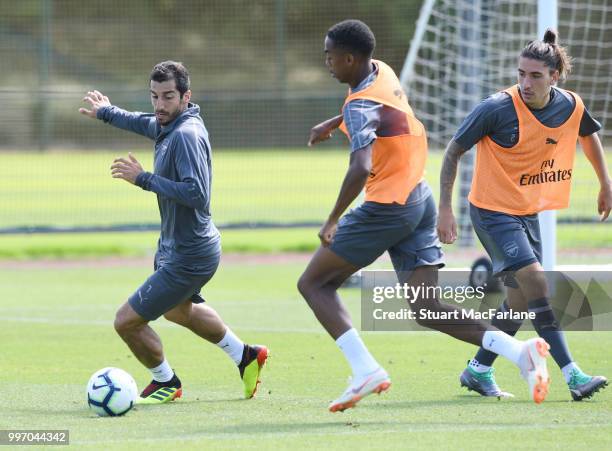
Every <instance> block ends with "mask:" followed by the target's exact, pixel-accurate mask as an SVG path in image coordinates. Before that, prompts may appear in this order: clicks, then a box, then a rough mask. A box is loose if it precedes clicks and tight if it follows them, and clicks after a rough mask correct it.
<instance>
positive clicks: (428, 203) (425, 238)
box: [329, 194, 444, 272]
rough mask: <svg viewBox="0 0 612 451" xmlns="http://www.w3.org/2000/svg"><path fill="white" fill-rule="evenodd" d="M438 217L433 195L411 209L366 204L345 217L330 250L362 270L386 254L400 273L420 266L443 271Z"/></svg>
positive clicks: (410, 206) (340, 223)
mask: <svg viewBox="0 0 612 451" xmlns="http://www.w3.org/2000/svg"><path fill="white" fill-rule="evenodd" d="M436 218H437V212H436V205H435V202H434V200H433V197H432V196H431V194H429V195H428V196H427V197H425V198H424V199H423V200H422V201H421V202H418V203H416V204H411V205H408V206H392V207H385V208H380V207H377V206H374V205H372V204H371V203H368V202H366V203H364V204H363V205H360V206H359V207H357V208H355V209H353V210H351V211H350V212H349V213H348V214H346V215H345V216H344V217H342V219H341V220H340V222H339V223H338V229H337V231H336V235H335V236H334V239H333V241H332V244H331V246H330V247H329V249H330V250H331V251H332V252H334V253H335V254H337V255H339V256H340V257H342V258H343V259H345V260H346V261H348V262H349V263H352V264H353V265H355V266H357V267H359V268H363V267H365V266H368V265H369V264H371V263H373V262H374V261H375V260H376V259H377V258H378V257H380V256H381V255H382V254H383V253H384V252H385V251H388V252H389V255H390V257H391V261H392V262H393V267H394V269H395V271H396V272H400V271H401V272H403V271H411V270H413V269H414V268H417V267H419V266H437V267H439V268H441V267H443V266H444V254H443V253H442V248H441V246H440V242H439V241H438V235H437V233H436Z"/></svg>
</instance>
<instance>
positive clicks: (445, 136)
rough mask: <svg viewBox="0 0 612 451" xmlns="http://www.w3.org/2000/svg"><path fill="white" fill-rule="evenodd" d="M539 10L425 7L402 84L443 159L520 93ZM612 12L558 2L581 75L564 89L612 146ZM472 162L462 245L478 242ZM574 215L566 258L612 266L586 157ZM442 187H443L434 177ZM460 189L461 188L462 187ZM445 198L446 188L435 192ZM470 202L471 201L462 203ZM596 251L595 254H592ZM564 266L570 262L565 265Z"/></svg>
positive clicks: (465, 165)
mask: <svg viewBox="0 0 612 451" xmlns="http://www.w3.org/2000/svg"><path fill="white" fill-rule="evenodd" d="M537 3H538V2H536V1H533V0H532V1H519V0H469V1H466V0H426V1H425V2H424V3H423V6H422V10H421V15H420V17H419V21H418V22H417V27H416V31H415V35H414V37H413V40H412V42H411V48H410V51H409V53H408V56H407V58H406V63H405V64H404V67H403V70H402V73H401V77H400V78H401V80H402V83H403V84H404V86H405V88H406V92H407V94H408V97H409V99H410V103H411V105H412V107H413V108H414V109H415V112H416V114H417V115H418V117H419V118H420V119H421V120H422V121H423V122H424V123H425V126H426V128H427V131H428V137H429V143H430V148H431V150H432V151H433V152H435V151H442V150H443V149H444V148H445V147H446V145H447V144H448V142H449V140H450V139H451V138H452V136H453V135H454V133H455V132H456V130H457V128H458V126H459V125H460V123H461V122H462V120H463V119H464V118H465V117H466V115H467V114H468V113H469V112H470V111H471V110H472V109H473V108H474V106H476V104H477V103H478V102H480V101H481V100H482V99H484V98H485V97H487V96H488V95H490V94H492V93H494V92H497V91H499V90H501V89H504V88H506V87H508V86H511V85H512V84H514V83H516V64H517V57H518V54H519V52H520V50H521V49H522V48H523V47H524V46H525V44H526V43H527V42H528V41H530V40H533V39H536V38H541V36H538V34H537V21H538V11H537ZM611 21H612V5H610V4H609V2H607V1H606V0H588V1H583V2H572V1H559V2H558V30H559V40H560V43H561V45H563V46H565V47H567V48H568V50H569V54H570V55H571V56H572V57H573V59H574V60H573V62H574V70H573V72H572V73H571V74H570V75H569V77H568V80H567V81H566V82H565V83H564V84H563V85H561V87H563V88H565V89H569V90H572V91H576V92H577V93H579V94H580V96H581V97H582V98H583V100H584V102H585V105H586V106H587V108H588V109H589V111H590V112H591V114H592V115H593V116H594V117H595V118H596V119H597V120H599V121H600V122H601V123H602V127H603V128H602V131H601V132H600V137H601V139H602V142H603V143H604V147H605V146H606V145H608V146H609V145H611V141H610V138H612V136H611V135H612V130H610V128H611V127H612V122H611V121H610V114H611V111H610V106H611V99H612V79H611V78H610V76H609V74H610V73H612V27H609V25H608V24H609V23H610V22H611ZM473 155H474V152H473V151H472V152H468V153H467V154H465V155H464V157H463V158H462V160H461V170H460V172H461V173H460V175H459V176H458V183H457V186H458V190H459V192H458V193H456V195H455V199H456V200H457V205H456V211H458V215H457V216H458V221H459V228H460V236H463V239H464V244H468V245H472V244H473V240H472V241H470V239H469V237H470V236H471V233H470V229H471V228H470V225H469V218H468V217H467V215H466V214H465V200H464V199H465V196H466V195H467V193H468V192H469V186H470V183H471V171H472V169H471V167H470V164H471V160H472V159H473ZM575 173H576V177H575V180H574V182H573V191H572V201H571V205H570V208H569V209H567V210H564V211H561V212H559V213H558V216H557V221H558V226H557V239H558V249H557V250H558V252H560V253H561V254H563V253H565V254H566V255H561V257H563V258H564V257H567V258H570V257H571V260H576V259H580V258H581V255H584V254H585V250H587V249H588V250H589V254H590V256H592V255H593V253H596V254H598V255H599V254H602V255H601V259H602V260H608V261H609V260H612V244H611V243H610V240H609V239H608V238H607V237H609V225H606V224H603V225H602V224H598V215H597V204H596V200H597V194H598V191H599V183H598V181H597V178H596V176H595V173H594V171H593V170H592V168H591V166H590V164H589V163H588V161H587V160H586V158H584V156H583V155H582V152H581V151H579V152H578V153H577V159H576V169H575ZM434 179H435V177H434ZM459 179H460V181H459ZM434 188H437V187H434ZM462 199H463V201H462ZM591 251H592V252H591ZM560 262H561V261H560Z"/></svg>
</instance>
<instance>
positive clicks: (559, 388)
mask: <svg viewBox="0 0 612 451" xmlns="http://www.w3.org/2000/svg"><path fill="white" fill-rule="evenodd" d="M304 266H305V265H304V263H282V264H266V265H263V264H248V263H240V264H238V263H224V264H222V266H221V268H220V270H219V272H218V273H217V275H216V276H215V278H214V279H213V280H212V282H211V283H210V284H209V285H208V286H207V287H205V289H204V291H203V294H204V295H205V297H206V298H207V299H208V301H209V302H210V304H211V305H212V306H213V307H215V308H216V309H217V310H218V311H219V312H220V313H221V315H222V316H223V317H224V319H225V320H226V322H227V323H228V324H229V325H230V326H231V327H232V328H233V329H234V330H235V331H236V332H237V333H238V334H239V335H240V336H241V337H242V338H243V339H244V340H246V341H249V342H253V343H264V344H266V345H268V346H269V347H270V349H271V352H272V355H271V358H270V362H269V365H268V366H267V367H266V369H265V370H264V374H263V384H262V386H261V387H260V391H259V393H258V396H257V398H255V399H253V400H242V399H240V397H241V392H242V386H241V382H240V379H239V376H238V371H237V370H236V368H235V367H234V365H233V363H231V362H230V361H229V359H227V357H226V356H225V355H224V354H223V353H222V352H221V351H220V350H219V349H217V348H216V347H215V346H213V345H210V344H207V343H205V342H203V341H202V340H200V339H198V338H197V337H195V336H194V335H192V334H191V333H190V332H188V331H187V330H184V329H182V328H179V327H177V326H172V325H170V324H169V323H167V322H165V320H160V321H158V322H157V323H155V325H154V327H155V328H156V330H157V331H158V332H159V334H160V335H161V337H162V339H163V341H164V344H165V351H166V353H167V356H168V359H169V361H170V363H171V365H172V366H173V367H174V368H175V369H176V370H177V372H178V374H179V376H180V377H181V378H182V380H183V384H184V397H183V398H182V399H180V400H179V401H177V402H174V403H172V404H169V405H162V406H148V407H147V408H144V407H138V408H136V409H134V410H133V411H131V412H129V413H128V414H127V415H126V416H125V417H121V418H98V417H96V416H95V415H94V414H93V413H90V412H89V411H88V409H87V406H86V397H85V384H86V382H87V380H88V378H89V376H90V375H91V374H92V373H93V372H94V371H96V370H98V369H99V368H102V367H104V366H109V365H110V366H117V367H120V368H123V369H125V370H127V371H128V372H130V373H131V374H132V375H133V376H134V378H135V379H136V381H137V383H138V386H139V388H142V387H143V386H144V384H146V383H147V382H148V380H149V374H148V372H147V371H146V370H145V369H144V368H143V367H141V366H140V365H139V364H138V363H137V362H136V361H135V359H134V358H133V357H131V356H130V353H129V351H128V349H127V348H126V347H125V345H124V344H123V343H122V342H121V341H120V339H119V338H118V337H117V336H116V334H115V333H114V330H113V327H112V320H113V317H114V312H115V310H116V308H117V307H118V305H119V304H120V303H121V302H122V301H123V300H124V299H125V298H126V297H127V296H128V295H129V294H130V293H131V292H132V291H133V290H134V289H135V288H136V286H137V285H138V284H140V282H141V281H142V280H143V279H144V278H145V277H146V276H147V275H148V273H149V271H150V269H149V267H148V265H146V266H145V265H144V264H143V265H142V266H136V267H134V266H131V267H130V266H115V267H87V266H83V267H79V266H78V265H73V266H66V267H54V266H53V265H49V266H48V267H47V266H44V267H39V268H37V267H29V268H23V267H21V268H14V269H7V268H2V270H0V343H1V344H2V352H0V386H1V387H2V390H1V393H2V396H0V429H69V430H70V441H71V446H70V448H74V449H92V450H99V449H125V450H138V449H152V448H156V449H194V450H196V449H198V450H201V449H228V450H234V449H258V450H264V449H292V450H298V449H311V450H312V449H373V450H381V449H409V448H410V449H414V448H420V449H433V448H437V449H447V448H453V449H469V450H478V449H483V450H490V449H537V450H540V449H591V450H595V449H610V444H611V443H610V437H612V423H611V422H610V418H612V389H608V390H605V391H603V392H601V393H599V394H597V396H596V397H595V398H594V400H592V401H588V402H582V403H575V402H571V401H570V395H569V392H568V390H567V388H566V387H565V384H564V383H563V381H562V375H561V372H560V371H559V370H558V369H557V368H556V367H555V366H554V364H551V367H552V371H551V375H552V379H553V382H552V386H551V393H550V395H549V398H548V399H547V401H546V402H545V403H543V404H542V405H539V406H538V405H535V404H533V403H532V402H531V401H529V399H528V394H527V389H526V385H525V384H524V383H523V382H522V380H521V379H520V378H519V376H518V371H517V370H516V369H515V368H514V367H513V366H512V365H511V364H508V363H506V362H503V361H501V359H500V361H499V362H498V364H497V365H496V368H497V378H498V382H499V383H500V384H501V386H502V387H503V388H504V389H506V390H508V391H511V392H513V393H515V395H516V398H514V399H509V400H503V401H498V400H496V399H482V398H480V397H478V396H476V395H473V394H468V393H467V392H465V391H463V390H461V389H460V388H459V383H458V374H459V372H460V371H461V370H462V369H463V367H464V365H465V362H466V360H467V359H468V358H470V357H471V356H472V354H473V352H474V350H475V348H473V347H472V346H470V345H467V344H463V343H460V342H458V341H455V340H453V339H451V338H447V337H445V336H443V335H441V334H438V333H435V332H434V333H369V334H364V340H365V342H366V344H367V345H368V346H369V347H370V349H371V351H372V352H373V354H374V355H375V356H376V357H377V358H378V359H379V361H380V362H381V363H383V364H384V365H385V366H386V367H387V369H388V370H389V372H390V373H391V376H392V379H393V384H394V385H393V386H392V388H391V390H390V391H389V392H388V393H386V394H384V395H382V396H380V397H378V396H372V397H370V398H367V399H366V400H365V401H363V402H362V403H361V404H360V405H359V406H358V407H357V408H356V409H353V410H350V411H347V412H345V413H338V414H331V413H329V412H327V410H326V407H327V404H328V402H329V401H330V400H331V399H333V398H334V397H336V396H337V395H338V394H339V393H340V392H341V391H342V390H343V389H344V388H345V383H346V376H347V375H348V374H349V369H348V366H347V364H346V363H345V361H344V359H343V357H342V355H341V353H340V352H339V350H338V349H337V348H336V346H335V344H334V343H333V341H332V340H331V339H330V338H329V337H328V336H327V335H326V334H325V333H324V332H323V330H322V329H321V327H320V326H319V325H318V323H317V322H316V320H315V318H314V316H313V315H312V313H311V312H310V310H309V309H308V307H307V306H306V304H305V303H304V302H303V301H302V300H301V299H300V297H299V294H298V293H297V290H296V289H295V281H296V279H297V277H298V276H299V274H300V272H301V271H302V270H303V268H304ZM341 295H342V296H343V298H344V300H345V302H346V303H347V305H348V306H349V308H350V311H351V313H352V315H353V319H354V321H355V323H356V324H358V318H359V301H358V299H359V292H358V291H357V290H342V293H341ZM528 334H529V335H530V334H532V333H525V336H526V335H528ZM568 338H569V342H570V345H571V348H572V352H573V354H574V356H575V357H576V359H577V361H578V362H579V363H580V364H581V365H582V367H583V368H584V369H585V370H587V371H589V372H592V373H597V374H604V375H607V376H608V377H610V376H611V375H612V357H611V354H610V352H609V349H610V348H611V347H612V333H610V332H607V333H604V332H599V333H587V332H583V333H572V334H569V337H568Z"/></svg>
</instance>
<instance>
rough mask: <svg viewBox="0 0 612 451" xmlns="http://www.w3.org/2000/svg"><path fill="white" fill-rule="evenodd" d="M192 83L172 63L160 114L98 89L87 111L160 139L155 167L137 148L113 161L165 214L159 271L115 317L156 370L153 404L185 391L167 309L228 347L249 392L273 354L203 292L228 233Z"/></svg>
mask: <svg viewBox="0 0 612 451" xmlns="http://www.w3.org/2000/svg"><path fill="white" fill-rule="evenodd" d="M189 85H190V81H189V73H188V71H187V69H186V68H185V66H183V64H181V63H178V62H174V61H164V62H162V63H159V64H157V65H156V66H155V67H154V68H153V71H152V72H151V76H150V93H151V103H152V105H153V110H154V113H153V114H151V113H133V112H129V111H125V110H122V109H120V108H118V107H116V106H114V105H112V104H111V103H110V102H109V100H108V97H106V96H104V95H103V94H101V93H100V92H98V91H90V92H88V93H87V95H86V96H85V98H84V99H83V100H84V101H86V102H88V103H89V105H90V107H89V108H91V109H87V108H80V109H79V112H80V113H82V114H84V115H86V116H89V117H91V118H94V119H95V118H97V119H100V120H102V121H104V122H106V123H108V124H111V125H113V126H115V127H118V128H122V129H124V130H129V131H132V132H134V133H138V134H140V135H143V136H146V137H147V138H150V139H152V140H153V141H154V142H155V145H154V152H155V153H154V171H153V172H147V171H145V170H144V169H143V168H142V166H141V165H140V163H139V162H138V161H137V160H136V158H135V157H134V156H133V155H132V154H129V156H128V157H127V158H117V159H116V160H115V161H114V162H113V164H112V166H111V170H112V176H113V177H114V178H118V179H123V180H125V181H127V182H129V183H131V184H133V185H136V186H139V187H140V188H142V189H143V190H146V191H152V192H154V193H155V194H156V195H157V202H158V205H159V212H160V216H161V234H160V237H159V241H158V248H157V253H156V255H155V261H154V270H155V272H154V273H153V274H152V275H151V276H150V277H149V278H148V279H147V280H146V281H145V282H144V283H143V284H142V285H141V287H140V288H138V289H137V290H136V292H135V293H134V294H133V295H132V296H131V297H130V298H129V299H128V301H127V302H125V303H124V304H123V305H122V306H121V307H120V308H119V310H118V311H117V314H116V317H115V329H116V330H117V333H118V334H119V335H120V336H121V338H122V339H123V341H125V343H126V344H127V345H128V346H129V348H130V349H131V351H132V352H133V354H134V355H135V356H136V358H138V360H139V361H140V362H141V363H142V364H143V365H144V366H146V367H147V368H148V369H149V371H151V374H152V376H153V380H152V381H151V383H150V384H149V385H148V386H147V387H146V388H145V389H144V390H143V391H142V393H141V394H140V399H139V402H140V403H145V404H159V403H164V402H168V401H171V400H174V399H175V398H179V397H180V396H181V395H182V388H181V381H180V380H179V378H178V377H177V375H176V374H175V372H174V370H173V369H172V368H171V366H170V364H169V363H168V360H167V359H166V358H165V356H164V352H163V348H162V343H161V340H160V338H159V336H158V335H157V334H156V333H155V331H154V330H153V329H152V328H151V327H150V326H149V322H150V321H154V320H156V319H157V318H159V317H160V316H161V315H164V317H165V318H166V319H167V320H169V321H172V322H174V323H176V324H180V325H181V326H183V327H186V328H187V329H189V330H191V331H192V332H193V333H195V334H196V335H199V336H200V337H202V338H203V339H205V340H207V341H209V342H211V343H214V344H216V345H217V346H218V347H219V348H221V349H223V351H225V352H226V353H227V355H228V356H229V357H230V358H231V359H232V360H233V361H234V363H235V364H236V365H237V366H238V370H239V373H240V377H241V378H242V381H243V383H244V395H245V397H246V398H251V397H253V396H254V395H255V392H256V390H257V385H258V383H259V376H260V372H261V369H262V367H263V365H264V363H265V361H266V358H267V355H268V350H267V348H266V347H265V346H251V345H248V344H244V343H243V342H242V341H241V340H240V339H239V338H238V337H237V336H236V335H235V334H234V333H233V332H232V331H231V330H230V329H229V328H228V327H227V326H226V325H225V324H224V323H223V321H222V320H221V318H220V317H219V315H218V314H217V312H215V310H213V309H212V308H211V307H210V306H208V305H206V304H204V299H203V298H202V297H201V296H200V289H201V287H202V286H203V285H205V284H206V283H207V282H208V281H209V280H210V279H211V278H212V276H213V274H214V273H215V271H216V270H217V267H218V265H219V259H220V256H221V238H220V235H219V232H218V230H217V228H216V227H215V225H214V224H213V222H212V219H211V214H210V188H211V179H212V155H211V153H212V150H211V147H210V142H209V140H208V132H207V130H206V128H205V126H204V122H203V121H202V118H201V117H200V107H199V106H198V105H196V104H194V103H191V102H190V98H191V90H190V89H189Z"/></svg>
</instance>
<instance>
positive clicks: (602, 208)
mask: <svg viewBox="0 0 612 451" xmlns="http://www.w3.org/2000/svg"><path fill="white" fill-rule="evenodd" d="M610 210H612V183H608V184H607V185H605V186H602V187H601V189H600V190H599V196H597V211H598V212H599V214H600V215H601V220H602V221H605V220H606V219H608V216H610Z"/></svg>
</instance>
